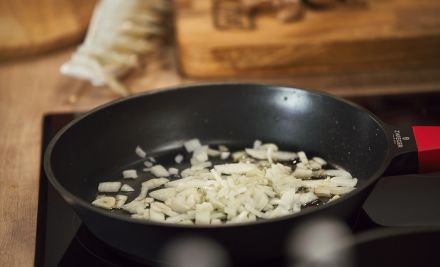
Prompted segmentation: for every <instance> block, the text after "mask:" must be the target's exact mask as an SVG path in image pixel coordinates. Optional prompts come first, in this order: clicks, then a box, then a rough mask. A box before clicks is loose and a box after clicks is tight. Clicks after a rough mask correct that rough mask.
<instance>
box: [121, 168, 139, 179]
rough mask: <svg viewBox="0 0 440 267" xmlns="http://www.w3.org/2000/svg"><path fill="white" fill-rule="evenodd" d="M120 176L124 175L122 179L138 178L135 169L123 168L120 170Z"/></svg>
mask: <svg viewBox="0 0 440 267" xmlns="http://www.w3.org/2000/svg"><path fill="white" fill-rule="evenodd" d="M122 177H124V179H130V178H131V179H136V178H138V175H137V172H136V170H125V171H122Z"/></svg>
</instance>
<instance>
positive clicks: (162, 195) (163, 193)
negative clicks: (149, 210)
mask: <svg viewBox="0 0 440 267" xmlns="http://www.w3.org/2000/svg"><path fill="white" fill-rule="evenodd" d="M176 193H177V191H176V188H173V187H167V188H163V189H158V190H155V191H153V192H150V194H149V195H150V196H151V197H152V198H155V199H157V200H160V201H163V202H165V201H167V200H168V199H170V198H172V197H174V196H175V195H176Z"/></svg>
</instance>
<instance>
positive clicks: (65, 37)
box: [0, 0, 97, 60]
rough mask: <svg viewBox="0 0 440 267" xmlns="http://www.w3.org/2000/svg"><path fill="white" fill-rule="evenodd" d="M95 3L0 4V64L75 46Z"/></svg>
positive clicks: (29, 0) (43, 0)
mask: <svg viewBox="0 0 440 267" xmlns="http://www.w3.org/2000/svg"><path fill="white" fill-rule="evenodd" d="M96 2H97V1H96V0H38V1H35V0H2V1H0V18H1V23H0V60H4V59H11V58H15V57H22V56H27V55H36V54H40V53H43V52H47V51H50V50H53V49H57V48H59V47H63V46H66V45H69V44H72V43H77V42H79V41H80V40H81V39H82V37H83V36H84V34H85V32H86V29H87V26H88V23H89V20H90V17H91V14H92V11H93V7H94V6H95V3H96Z"/></svg>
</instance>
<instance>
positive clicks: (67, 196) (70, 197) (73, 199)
mask: <svg viewBox="0 0 440 267" xmlns="http://www.w3.org/2000/svg"><path fill="white" fill-rule="evenodd" d="M220 86H221V87H225V88H226V87H234V86H249V87H255V88H260V89H259V90H261V89H265V90H267V89H270V88H272V89H276V90H297V91H301V92H305V93H311V94H315V95H320V96H324V97H327V98H331V99H333V100H336V101H338V102H341V103H344V104H346V105H349V106H351V107H353V108H356V109H358V110H360V111H362V112H363V113H365V114H366V115H368V116H369V117H370V118H371V119H372V120H373V121H374V122H375V123H376V125H377V126H378V127H379V128H380V129H381V130H382V131H383V133H384V136H385V138H386V148H385V150H386V151H385V153H384V159H385V160H384V162H383V163H382V165H381V166H380V168H378V169H377V170H376V172H374V174H373V175H371V176H370V177H368V178H367V179H366V182H365V183H364V184H362V185H361V186H360V187H359V188H356V189H355V190H353V191H351V192H350V193H348V194H346V195H344V197H341V198H339V199H336V200H334V201H332V202H330V203H326V204H325V205H322V206H318V207H314V208H311V209H304V210H302V211H300V212H298V213H295V214H290V215H285V216H281V217H277V218H272V219H264V220H258V221H254V222H244V223H237V224H222V225H185V224H176V223H160V222H154V221H150V220H140V219H135V218H131V217H130V216H126V215H122V214H117V213H112V212H108V211H106V210H103V209H100V208H98V207H95V206H93V205H92V204H91V203H89V202H87V201H85V200H83V199H82V198H80V197H78V196H76V195H75V194H73V193H71V192H70V191H69V190H67V189H66V188H65V187H64V186H63V185H61V183H60V182H59V181H58V179H57V178H56V176H55V174H54V173H53V170H52V166H51V159H52V151H53V149H54V147H55V145H56V144H57V142H58V140H60V138H61V137H62V136H63V135H64V133H66V132H67V131H68V130H69V129H71V128H72V127H74V126H75V125H76V124H78V123H79V122H80V121H82V120H84V119H86V118H87V117H89V116H92V115H93V114H95V113H97V112H99V111H101V110H105V109H107V108H109V107H112V106H114V105H117V104H120V103H124V102H128V101H131V100H133V99H137V98H141V97H147V96H150V95H156V94H165V93H169V92H174V91H178V90H185V89H196V88H201V87H220ZM229 90H230V89H229ZM386 128H387V127H386V124H385V123H383V122H382V121H381V120H380V119H379V118H378V117H377V116H376V115H374V114H373V113H371V112H370V111H368V110H366V109H365V108H363V107H361V106H359V105H357V104H355V103H353V102H351V101H348V100H346V99H343V98H340V97H337V96H334V95H331V94H329V93H325V92H321V91H317V90H310V89H304V88H297V87H292V86H287V85H282V84H267V83H254V82H212V83H191V84H184V85H176V86H170V87H165V88H158V89H155V90H150V91H147V92H141V93H137V94H134V95H131V96H128V97H124V98H120V99H116V100H113V101H109V102H107V103H105V104H102V105H99V106H97V107H95V108H93V109H91V110H89V111H87V112H85V113H83V114H81V115H80V116H79V117H77V118H75V119H74V120H72V121H71V122H69V123H68V124H67V125H66V126H64V127H63V128H62V129H61V130H59V131H58V132H57V133H56V135H55V136H54V137H53V138H52V139H51V140H50V142H49V144H48V146H47V148H46V150H45V152H44V159H43V166H44V170H45V173H46V175H47V178H48V180H49V182H50V183H51V184H52V185H53V186H54V188H55V189H56V190H57V191H58V193H59V194H60V195H61V196H62V197H63V199H64V200H65V201H67V202H68V203H69V204H71V205H72V206H76V205H78V206H80V207H82V208H84V209H86V210H87V211H89V212H94V213H97V214H99V215H102V216H104V217H108V218H109V219H116V220H121V221H125V222H128V223H135V224H142V225H146V226H160V227H167V228H168V227H169V228H175V229H179V228H180V229H210V230H214V229H219V230H220V229H225V228H231V227H232V228H236V227H250V226H256V225H263V224H264V225H265V224H270V223H276V222H283V221H287V220H291V219H295V218H298V217H302V215H307V214H313V213H317V212H319V211H322V210H323V209H327V208H330V207H332V206H336V205H338V204H339V203H341V202H343V201H348V200H349V199H351V198H352V197H353V196H355V195H357V194H359V193H361V192H362V191H365V190H367V188H369V187H370V186H371V185H372V184H374V183H375V182H376V181H377V180H378V179H379V178H380V176H381V175H382V174H383V173H384V172H385V170H386V168H387V166H388V165H389V164H390V161H391V157H390V153H391V149H390V148H391V147H390V141H389V134H388V131H387V130H386Z"/></svg>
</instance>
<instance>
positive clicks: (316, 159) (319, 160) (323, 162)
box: [312, 157, 327, 166]
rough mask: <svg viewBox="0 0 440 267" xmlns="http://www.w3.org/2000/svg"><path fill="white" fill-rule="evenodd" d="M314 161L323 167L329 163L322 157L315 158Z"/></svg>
mask: <svg viewBox="0 0 440 267" xmlns="http://www.w3.org/2000/svg"><path fill="white" fill-rule="evenodd" d="M312 159H313V160H314V161H316V162H317V163H319V164H321V166H323V165H326V164H327V161H325V160H324V159H322V158H320V157H313V158H312Z"/></svg>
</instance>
